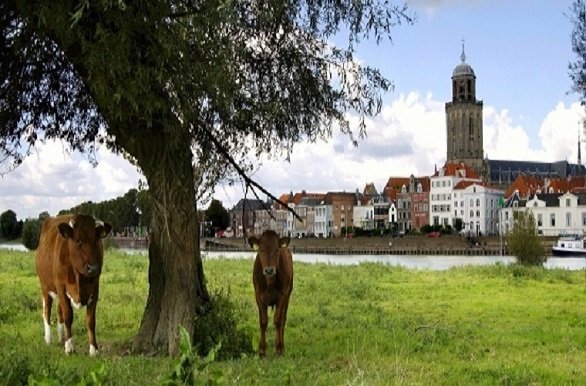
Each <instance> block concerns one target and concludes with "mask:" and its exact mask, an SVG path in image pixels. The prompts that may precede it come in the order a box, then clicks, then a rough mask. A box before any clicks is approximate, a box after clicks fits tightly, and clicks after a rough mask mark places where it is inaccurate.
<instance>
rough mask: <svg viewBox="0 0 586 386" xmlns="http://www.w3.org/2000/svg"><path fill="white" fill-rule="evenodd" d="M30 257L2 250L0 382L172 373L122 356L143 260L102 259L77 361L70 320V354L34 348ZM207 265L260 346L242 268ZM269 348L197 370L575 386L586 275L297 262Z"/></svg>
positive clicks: (227, 374)
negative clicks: (284, 319) (279, 335)
mask: <svg viewBox="0 0 586 386" xmlns="http://www.w3.org/2000/svg"><path fill="white" fill-rule="evenodd" d="M33 256H34V255H33V253H27V252H15V251H6V250H0V384H2V383H3V382H4V383H6V382H7V380H9V379H10V380H11V382H12V383H13V384H14V382H16V381H22V382H26V381H27V379H29V377H30V379H31V380H32V379H34V380H37V381H39V380H40V381H42V380H43V379H45V380H47V379H58V380H59V382H57V383H53V384H59V383H65V384H78V383H80V382H86V384H92V383H91V380H92V377H94V378H95V379H97V380H98V381H99V382H97V383H102V384H106V385H110V384H111V385H151V384H160V383H161V382H162V381H163V379H165V378H166V377H168V376H169V375H170V374H171V372H172V371H173V369H174V368H175V366H176V365H177V363H178V360H177V359H174V358H166V357H154V358H153V357H144V356H137V355H131V354H129V351H128V348H129V345H130V342H131V340H132V338H133V335H134V333H135V332H136V331H137V329H138V326H139V323H140V318H141V315H142V310H143V307H144V304H145V299H146V294H147V288H148V283H147V268H148V258H147V257H146V256H143V255H124V254H122V253H119V252H117V251H109V252H108V253H107V255H106V258H105V267H104V272H103V275H102V285H101V293H100V303H99V305H98V316H97V336H98V343H99V344H100V356H99V357H98V358H89V357H88V355H87V352H86V351H87V343H86V336H85V329H84V326H83V317H82V315H83V314H82V313H81V312H79V311H78V312H76V314H75V324H74V337H75V338H74V340H75V343H76V349H77V353H76V354H74V355H70V356H66V355H65V354H64V352H63V347H62V346H61V345H60V344H57V343H53V344H51V345H50V346H47V345H45V343H44V342H43V327H42V319H41V314H40V300H39V287H38V281H37V277H36V274H35V272H34V263H33ZM438 258H441V257H438ZM204 267H205V271H206V278H207V280H208V287H209V289H210V291H212V292H213V291H220V290H223V291H224V292H225V293H228V294H229V296H230V298H231V299H232V301H233V302H234V303H235V304H237V305H238V307H239V311H240V313H241V314H242V315H243V320H242V321H241V323H242V327H243V329H244V330H245V331H248V332H249V334H250V336H251V337H252V340H253V344H254V345H255V347H256V344H257V343H258V327H257V323H258V321H257V310H256V306H255V303H254V295H253V289H252V280H251V270H252V260H228V259H219V260H205V261H204ZM273 342H274V330H273V328H272V324H271V325H269V331H268V344H269V346H270V349H269V351H268V353H267V358H265V359H259V358H257V357H256V356H245V357H242V358H240V359H237V360H230V361H221V362H212V363H211V364H209V365H207V366H206V367H204V368H203V370H201V378H202V379H203V380H202V382H204V381H206V380H207V381H209V382H210V383H213V382H215V383H219V384H229V385H230V384H234V385H284V384H292V385H430V384H434V385H471V384H475V385H478V384H480V385H494V384H504V385H530V384H533V385H583V384H586V275H585V272H584V271H583V270H582V271H574V272H570V271H565V270H544V269H541V268H530V267H520V266H504V265H496V266H490V267H488V266H487V267H469V268H457V269H451V270H447V271H427V270H407V269H403V268H397V267H390V266H384V265H377V264H362V265H359V266H332V265H326V264H318V265H312V264H303V263H295V286H294V290H293V294H292V298H291V304H290V307H289V317H288V323H287V328H286V333H285V347H286V352H285V355H284V356H283V357H276V356H275V355H274V350H273V348H272V344H273ZM19 375H20V376H19ZM9 377H11V378H9ZM48 384H51V383H48Z"/></svg>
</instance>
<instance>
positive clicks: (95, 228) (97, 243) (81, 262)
mask: <svg viewBox="0 0 586 386" xmlns="http://www.w3.org/2000/svg"><path fill="white" fill-rule="evenodd" d="M58 228H59V233H60V234H61V236H63V237H64V238H65V239H67V240H68V243H67V244H68V248H69V259H70V261H71V265H73V268H74V269H75V270H76V271H77V272H78V273H79V274H81V275H84V276H88V277H93V276H97V275H99V274H100V273H101V272H102V263H103V259H104V255H103V247H102V239H103V238H104V237H106V236H108V234H109V233H110V231H111V230H112V226H111V225H110V224H108V223H105V222H102V221H98V220H96V219H94V218H93V217H91V216H87V215H81V214H78V215H75V216H74V217H73V218H72V219H71V220H70V221H69V222H68V223H65V222H63V223H61V224H59V225H58Z"/></svg>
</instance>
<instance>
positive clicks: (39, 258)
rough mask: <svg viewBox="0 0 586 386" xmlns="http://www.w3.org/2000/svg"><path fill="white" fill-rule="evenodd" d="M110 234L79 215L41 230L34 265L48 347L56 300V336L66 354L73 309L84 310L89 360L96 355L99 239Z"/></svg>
mask: <svg viewBox="0 0 586 386" xmlns="http://www.w3.org/2000/svg"><path fill="white" fill-rule="evenodd" d="M110 230H112V226H111V225H110V224H107V223H103V222H101V221H97V220H95V219H94V218H93V217H91V216H87V215H82V214H77V215H65V216H59V217H53V218H48V219H47V220H45V222H44V223H43V226H42V228H41V236H40V239H39V246H38V248H37V252H36V259H35V262H36V267H37V274H38V275H39V280H40V282H41V297H42V302H43V321H44V324H45V342H46V343H47V344H49V343H51V305H52V303H53V299H55V298H58V299H59V304H58V308H57V311H58V316H59V323H58V325H57V334H58V335H59V338H60V340H61V341H63V342H65V353H67V354H69V353H71V352H73V351H74V348H73V340H72V338H71V324H72V322H73V309H72V306H73V307H75V308H76V309H78V308H79V307H81V306H86V307H87V310H86V317H85V325H86V327H87V333H88V340H89V344H90V351H89V353H90V355H91V356H93V355H96V354H97V353H98V344H97V343H96V333H95V330H96V305H97V303H98V293H99V290H100V273H101V272H102V263H103V260H104V250H103V245H102V239H103V238H104V237H106V236H107V235H108V233H110ZM64 326H65V331H63V327H64ZM64 333H65V334H64Z"/></svg>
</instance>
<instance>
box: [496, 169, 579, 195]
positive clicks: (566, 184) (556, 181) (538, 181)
mask: <svg viewBox="0 0 586 386" xmlns="http://www.w3.org/2000/svg"><path fill="white" fill-rule="evenodd" d="M514 192H519V196H520V197H529V196H532V195H534V194H538V193H566V192H571V193H583V192H586V179H585V177H584V176H576V177H567V178H537V177H535V176H534V175H526V174H519V175H518V176H517V177H516V178H515V180H514V181H513V182H512V183H511V185H509V187H508V188H507V191H506V192H505V197H509V196H510V195H512V194H513V193H514Z"/></svg>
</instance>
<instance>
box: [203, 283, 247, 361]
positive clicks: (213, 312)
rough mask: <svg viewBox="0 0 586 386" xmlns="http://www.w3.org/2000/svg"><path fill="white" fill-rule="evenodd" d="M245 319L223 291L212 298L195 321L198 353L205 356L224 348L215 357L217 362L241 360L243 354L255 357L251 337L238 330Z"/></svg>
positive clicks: (240, 329)
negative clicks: (216, 349)
mask: <svg viewBox="0 0 586 386" xmlns="http://www.w3.org/2000/svg"><path fill="white" fill-rule="evenodd" d="M239 319H242V315H240V313H239V312H238V310H237V308H236V306H235V304H234V303H233V302H232V301H231V300H230V299H229V297H228V295H227V294H226V293H224V292H222V291H219V292H216V293H214V294H212V295H211V299H210V304H209V306H208V307H206V309H205V310H204V311H203V312H201V313H200V314H199V315H198V316H197V318H196V321H195V329H194V331H197V334H198V337H197V339H196V341H197V345H196V347H195V349H196V350H197V353H198V354H199V355H201V356H206V355H207V354H208V353H209V352H210V351H212V350H213V349H214V348H215V347H217V346H218V345H220V344H221V348H220V349H219V350H218V352H217V353H216V354H215V357H216V359H218V360H224V359H231V358H240V356H241V355H242V354H252V353H253V352H254V351H253V348H252V339H251V335H252V334H251V333H250V332H249V333H246V331H244V330H243V329H242V328H241V327H240V326H239Z"/></svg>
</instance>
